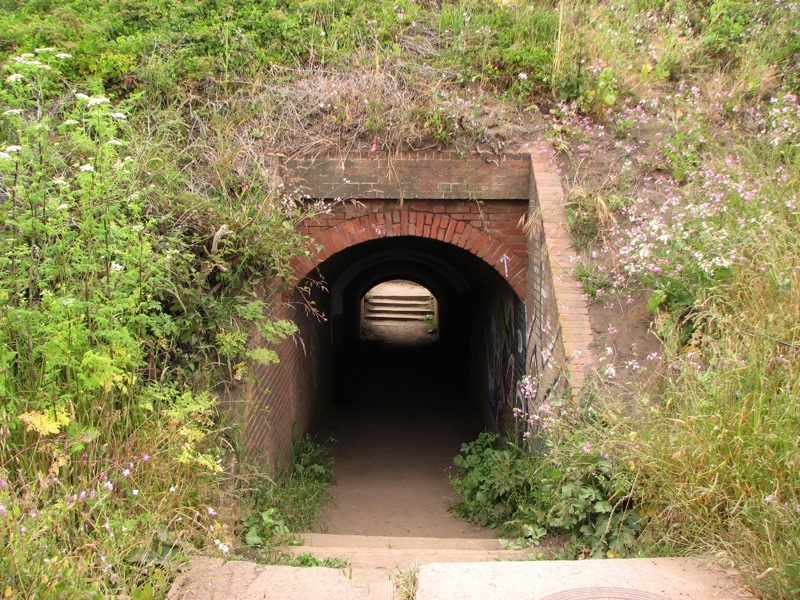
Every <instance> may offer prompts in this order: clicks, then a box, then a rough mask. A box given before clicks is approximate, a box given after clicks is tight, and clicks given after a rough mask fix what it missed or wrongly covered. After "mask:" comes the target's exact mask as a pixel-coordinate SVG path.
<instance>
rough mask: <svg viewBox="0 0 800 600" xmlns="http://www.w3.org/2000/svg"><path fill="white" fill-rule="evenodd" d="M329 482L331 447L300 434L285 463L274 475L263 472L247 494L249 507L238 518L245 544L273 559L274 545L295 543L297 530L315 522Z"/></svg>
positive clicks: (276, 546) (302, 529)
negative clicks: (288, 461) (289, 457)
mask: <svg viewBox="0 0 800 600" xmlns="http://www.w3.org/2000/svg"><path fill="white" fill-rule="evenodd" d="M331 483H333V458H332V456H331V449H330V447H329V446H328V445H323V444H319V443H317V442H316V441H315V440H314V439H313V438H311V437H309V436H301V437H300V438H298V439H297V440H296V441H295V443H294V444H293V447H292V458H291V461H290V463H289V465H288V467H286V468H285V469H281V470H280V471H279V472H278V473H277V474H276V475H271V476H262V479H261V481H258V482H257V483H256V486H255V489H254V490H253V491H252V492H251V493H250V494H249V495H248V498H249V507H248V510H247V512H246V514H245V515H244V516H243V517H242V518H241V524H242V527H241V531H240V534H239V537H240V538H241V540H242V541H243V542H244V544H245V545H246V546H247V547H248V548H251V549H256V550H258V551H259V552H258V554H259V555H260V557H261V558H264V559H267V560H275V557H274V553H275V552H278V553H280V550H277V551H276V548H280V546H281V545H285V544H293V543H295V542H296V541H297V533H299V532H305V531H310V530H311V529H313V527H314V525H316V523H317V516H318V513H319V509H320V507H321V506H322V503H323V501H324V500H325V499H326V498H327V496H328V489H329V487H330V485H331ZM298 558H299V557H298ZM299 566H306V565H299ZM308 566H320V565H308ZM326 566H328V565H326Z"/></svg>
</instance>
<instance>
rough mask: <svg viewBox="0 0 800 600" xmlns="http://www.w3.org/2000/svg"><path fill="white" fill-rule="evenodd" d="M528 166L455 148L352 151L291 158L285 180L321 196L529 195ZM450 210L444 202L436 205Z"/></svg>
mask: <svg viewBox="0 0 800 600" xmlns="http://www.w3.org/2000/svg"><path fill="white" fill-rule="evenodd" d="M529 167H530V163H529V161H528V160H527V157H525V156H513V155H509V156H505V157H503V158H501V159H498V160H495V159H492V161H487V159H485V158H482V157H481V156H478V155H469V156H464V155H462V154H461V153H458V152H455V151H443V152H396V153H386V152H360V153H359V152H353V153H350V154H347V155H338V154H337V155H323V156H312V157H294V158H290V159H289V160H287V161H286V163H285V168H286V174H285V181H286V184H287V185H289V186H292V187H294V188H296V189H298V190H299V191H301V192H302V193H304V194H307V195H308V196H310V197H311V198H317V199H333V198H345V199H347V198H358V199H365V198H404V199H412V198H420V199H435V198H439V199H453V200H457V199H463V198H473V199H476V200H507V199H520V200H527V198H528V178H529V176H528V172H527V170H528V169H529ZM446 210H448V209H447V208H446V207H445V204H444V203H440V204H439V205H438V206H435V207H433V212H445V211H446Z"/></svg>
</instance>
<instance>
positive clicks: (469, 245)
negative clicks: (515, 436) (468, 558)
mask: <svg viewBox="0 0 800 600" xmlns="http://www.w3.org/2000/svg"><path fill="white" fill-rule="evenodd" d="M537 161H538V162H537ZM279 167H280V169H282V171H281V172H282V174H283V175H282V177H283V180H284V181H285V182H286V186H287V188H290V189H294V190H295V192H296V194H301V195H303V196H304V197H307V198H310V199H318V200H321V201H325V202H332V204H331V205H330V208H329V209H328V210H326V211H324V212H323V213H322V214H319V215H317V216H316V217H315V218H313V219H309V220H306V221H304V222H303V224H302V226H301V228H302V229H303V231H304V233H306V234H307V235H308V236H309V238H310V239H311V244H310V251H309V254H308V256H306V257H303V258H299V259H297V260H296V262H295V264H294V265H293V268H294V272H295V275H296V277H297V280H298V282H299V283H298V285H297V286H296V287H295V288H294V290H293V292H291V293H290V294H289V295H286V296H283V297H275V296H272V297H271V298H270V299H275V300H279V301H282V302H280V303H278V304H277V306H278V307H279V308H278V314H277V316H279V317H282V318H288V319H291V320H292V321H294V322H295V323H296V324H297V326H298V328H299V332H298V334H297V336H295V338H294V339H292V340H287V341H286V342H284V343H283V344H282V345H281V346H280V347H279V348H278V349H277V350H278V353H279V355H280V360H281V362H280V364H277V365H266V366H262V365H254V367H253V372H254V376H255V377H254V381H253V383H252V384H250V385H249V386H248V388H247V396H246V398H245V400H246V401H245V402H243V403H242V411H241V416H242V423H243V427H244V429H245V435H246V437H247V439H248V445H249V446H250V448H251V449H253V450H254V451H255V452H257V453H261V454H266V455H268V456H270V457H271V458H272V460H273V461H274V462H275V463H276V464H281V463H283V462H285V460H286V458H287V457H288V454H289V451H290V446H291V439H292V437H293V436H294V435H297V434H298V433H302V432H307V431H316V430H319V431H322V432H326V431H328V432H333V433H334V435H335V437H337V438H338V439H339V442H340V444H345V443H349V442H352V444H353V445H354V447H358V444H359V443H360V442H363V441H365V440H367V439H377V441H378V442H380V443H382V444H384V446H387V447H391V448H394V450H395V452H399V455H398V456H400V457H403V458H405V459H408V460H411V459H412V457H413V456H415V455H418V462H417V464H418V465H419V466H418V467H417V468H416V470H415V471H414V472H415V473H416V475H415V476H416V477H418V478H425V477H428V476H429V474H430V473H433V474H434V475H430V476H431V477H433V476H435V477H437V478H438V480H439V481H440V482H441V481H443V482H444V483H445V484H446V479H445V478H444V472H443V471H444V468H445V466H447V465H449V464H450V461H451V460H452V457H453V456H454V455H455V454H456V453H457V451H458V448H459V445H460V443H462V442H464V441H468V440H470V439H472V438H473V437H474V435H475V434H476V433H477V432H478V431H479V430H482V429H490V430H501V431H502V430H503V429H505V428H506V427H507V426H508V425H509V424H510V423H511V421H512V409H513V408H515V407H520V408H523V409H525V410H535V408H536V406H538V404H537V403H539V402H542V401H543V400H544V399H545V398H547V397H548V396H549V395H551V394H555V393H562V392H563V391H564V390H565V389H566V388H567V386H568V383H567V381H568V379H567V376H566V364H567V360H566V359H567V356H571V360H572V364H573V365H580V363H581V362H583V361H589V360H590V356H589V350H588V341H589V340H590V335H589V336H586V335H585V333H584V332H585V331H588V329H589V327H588V311H587V310H586V307H585V302H584V301H583V299H582V298H581V295H580V292H579V291H578V290H577V289H576V288H575V283H574V281H572V280H571V278H570V277H571V271H572V260H574V252H572V251H571V250H570V245H569V241H568V235H566V234H564V233H563V227H562V226H561V225H562V223H563V221H564V216H563V207H561V205H560V198H561V196H560V194H561V188H560V183H559V180H558V176H557V175H556V174H555V173H554V172H553V171H552V168H550V167H547V165H546V164H545V162H543V160H542V159H540V158H534V157H533V156H532V155H528V154H525V155H508V156H498V157H489V158H486V157H485V156H483V155H467V156H464V155H461V154H460V153H457V152H453V151H448V152H441V153H438V152H427V153H421V152H401V153H395V154H393V155H391V156H390V155H387V154H386V153H372V152H367V153H353V154H352V155H349V156H346V157H342V156H339V155H335V156H334V155H325V156H315V157H299V158H298V157H294V158H290V159H286V160H284V161H283V162H282V163H281V164H280V165H279ZM548 168H550V170H548ZM545 201H546V202H549V204H545ZM559 210H560V211H561V212H560V213H559ZM551 247H552V248H553V249H554V250H555V252H554V254H553V262H552V263H551V257H550V254H549V253H550V248H551ZM551 264H552V266H551ZM397 279H403V280H408V281H411V282H414V283H417V284H419V285H421V286H424V287H425V288H426V289H428V290H430V292H431V294H432V295H433V296H435V298H436V311H437V312H436V320H437V329H438V331H437V334H438V340H437V341H436V343H429V344H423V345H421V346H420V347H412V348H402V349H401V348H396V347H391V345H376V344H374V343H371V342H370V340H369V339H367V338H365V337H364V336H363V335H362V331H361V323H362V310H363V306H364V304H363V298H364V296H365V294H366V293H367V291H369V290H370V289H372V288H373V287H374V286H376V285H378V284H381V283H382V282H386V281H390V280H397ZM267 297H268V295H267ZM560 304H563V305H564V306H565V307H566V308H567V309H568V310H569V311H570V312H569V313H568V314H566V315H565V316H560V315H559V306H560ZM581 344H583V345H582V346H581ZM581 352H583V353H584V354H583V356H582V357H581V356H580V353H581ZM568 353H570V354H568ZM526 373H527V374H529V375H531V376H532V377H533V378H534V380H535V382H536V392H535V394H534V395H533V396H532V397H531V398H521V397H519V395H518V394H517V391H516V382H517V381H519V379H520V378H521V377H522V376H523V375H525V374H526ZM575 373H578V374H579V373H580V371H578V370H575V371H573V377H574V376H575ZM574 381H575V379H574V378H573V382H574ZM428 391H430V395H428ZM331 411H333V412H331ZM366 417H370V418H373V417H374V418H375V419H378V420H377V421H374V422H372V423H371V424H370V425H368V426H366V425H365V427H366V428H362V429H359V426H357V425H358V424H359V423H360V422H363V421H364V420H365V419H366ZM380 419H383V421H380ZM388 423H391V424H393V425H398V424H400V425H403V427H401V428H400V429H399V430H398V431H399V432H400V437H391V436H389V435H388V434H387V433H386V432H388V426H387V424H388ZM359 431H360V432H361V433H359ZM425 432H428V433H425ZM423 434H425V435H428V438H426V439H431V440H433V441H436V442H437V443H441V444H440V450H437V453H438V454H436V457H435V458H434V456H433V454H432V453H431V452H427V453H425V452H422V454H421V455H419V452H418V451H419V450H420V449H421V448H422V447H423V446H424V445H423V444H422V443H421V440H422V439H423V438H421V437H419V436H422V435H423ZM348 440H349V442H348ZM342 448H344V446H342ZM398 449H399V450H398ZM365 452H367V454H363V453H362V454H360V455H358V456H359V457H360V458H359V457H357V461H356V462H358V461H362V459H363V460H366V461H367V463H368V462H369V460H370V456H371V455H372V454H374V453H375V450H374V449H372V450H367V451H365ZM412 462H413V461H412ZM385 464H386V466H385V468H384V472H386V473H387V474H391V473H394V474H395V475H397V474H399V473H400V471H399V467H398V465H397V464H393V463H391V461H389V462H386V463H385ZM423 466H425V468H426V469H427V468H429V469H428V470H423ZM430 469H433V470H432V471H431V470H430ZM400 481H402V480H401V479H397V478H393V479H392V482H393V484H399V482H400ZM392 482H386V483H387V485H389V484H390V483H392ZM392 489H393V488H392V487H391V485H389V487H388V488H385V490H384V491H385V493H387V494H390V495H392V494H394V495H397V494H396V493H393V492H391V490H392ZM444 493H446V492H441V493H438V495H437V498H439V499H440V498H441V496H442V495H444ZM405 504H406V505H408V506H411V505H412V503H411V502H410V501H406V502H405ZM426 510H428V508H420V507H419V506H418V507H417V508H416V509H415V511H414V514H419V513H420V511H426ZM384 518H385V515H384ZM462 525H463V524H462ZM408 534H409V533H406V535H408Z"/></svg>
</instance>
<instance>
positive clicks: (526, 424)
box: [451, 400, 641, 558]
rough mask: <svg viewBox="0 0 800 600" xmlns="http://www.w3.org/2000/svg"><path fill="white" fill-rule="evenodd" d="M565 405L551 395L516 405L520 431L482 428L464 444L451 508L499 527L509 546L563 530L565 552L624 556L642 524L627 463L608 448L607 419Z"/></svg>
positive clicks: (536, 540)
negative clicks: (530, 407)
mask: <svg viewBox="0 0 800 600" xmlns="http://www.w3.org/2000/svg"><path fill="white" fill-rule="evenodd" d="M570 404H571V403H570V401H569V400H553V401H551V402H547V403H545V404H543V405H542V406H540V407H539V409H538V410H537V411H536V413H535V414H533V415H529V414H527V413H525V412H523V411H522V410H517V411H516V417H517V420H518V423H519V424H520V426H521V428H522V429H524V430H525V431H524V433H522V434H521V435H518V436H516V437H514V436H512V437H509V438H507V439H504V440H501V439H500V438H499V436H498V435H497V434H493V433H483V434H481V435H480V436H479V437H478V439H477V440H476V441H474V442H470V443H468V444H464V445H463V446H462V447H461V452H462V453H463V456H462V455H459V456H457V457H456V458H455V459H454V462H455V465H456V466H457V467H458V472H457V473H456V475H454V476H453V477H452V478H451V481H452V483H453V488H454V490H455V491H456V493H457V494H458V495H459V497H460V498H461V499H460V501H459V502H458V503H457V504H456V505H455V506H454V510H455V512H456V514H457V515H459V516H461V517H463V518H465V519H467V520H469V521H471V522H473V523H477V524H479V525H482V526H488V527H492V528H498V531H499V535H501V536H503V537H506V538H510V540H509V542H508V543H509V545H511V546H515V547H516V546H520V547H525V546H531V545H536V544H538V543H539V540H540V538H542V537H543V536H545V535H548V534H551V535H563V534H566V535H568V536H570V539H571V542H570V545H569V548H568V549H567V550H566V551H565V555H571V556H572V557H581V558H587V557H591V558H602V557H609V558H614V557H618V556H627V555H628V554H630V553H631V552H632V551H633V550H634V544H635V541H636V536H637V534H638V532H639V531H640V530H641V526H640V517H639V515H638V514H637V513H636V512H635V511H634V510H632V504H633V503H632V499H631V498H632V496H631V494H632V492H633V485H634V482H633V480H632V478H631V473H630V469H628V467H627V466H626V465H620V464H617V463H616V461H615V460H613V459H612V458H611V456H610V455H609V454H608V452H607V451H606V450H605V446H604V443H603V441H602V440H603V436H604V435H606V433H607V432H606V429H605V428H606V427H607V425H608V424H607V423H603V422H602V421H600V420H599V419H598V418H597V416H596V415H594V414H593V411H591V410H589V409H588V408H586V409H584V410H581V411H577V410H575V407H573V406H570ZM534 431H535V432H537V435H536V437H535V438H534V437H532V432H534ZM528 442H535V446H534V447H533V448H531V446H530V445H529V443H528Z"/></svg>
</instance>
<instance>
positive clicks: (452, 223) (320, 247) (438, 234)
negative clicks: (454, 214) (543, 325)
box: [293, 210, 526, 302]
mask: <svg viewBox="0 0 800 600" xmlns="http://www.w3.org/2000/svg"><path fill="white" fill-rule="evenodd" d="M401 236H412V237H423V238H427V239H432V240H437V241H440V242H444V243H447V244H453V245H454V246H457V247H459V248H461V249H463V250H466V251H467V252H470V253H471V254H473V255H475V256H477V257H478V258H480V259H482V260H483V261H484V262H486V263H487V264H489V265H490V266H492V268H494V269H495V271H497V272H498V273H499V274H500V276H501V277H503V279H505V280H506V281H507V282H508V284H509V285H510V286H511V287H512V289H513V290H514V292H515V293H516V294H517V296H518V297H519V299H520V300H522V301H523V302H524V301H525V292H526V285H525V283H526V282H525V274H526V259H525V257H524V256H520V255H519V254H520V253H519V252H515V251H513V250H512V249H511V248H510V247H509V246H508V245H507V244H505V243H503V242H501V241H500V240H498V239H496V238H494V237H492V236H491V235H489V234H488V233H486V232H484V231H481V230H480V229H478V228H477V227H474V226H472V225H470V224H469V223H466V222H464V221H461V220H458V219H453V218H451V217H449V216H447V215H443V214H436V213H431V212H421V211H413V210H395V211H390V212H384V213H370V214H366V215H362V216H360V217H357V218H354V219H349V220H347V221H344V222H341V223H339V224H338V225H335V226H333V227H330V228H329V229H326V230H324V231H322V232H321V233H318V234H317V235H316V236H315V237H314V238H313V244H312V257H310V258H307V257H301V258H298V259H296V260H295V263H294V265H293V267H294V272H295V275H296V276H297V279H298V281H300V280H302V279H303V278H304V277H306V276H307V275H308V274H309V273H311V272H312V271H313V270H314V268H315V267H316V266H317V265H318V264H320V263H321V262H323V261H325V260H327V259H328V258H330V257H332V256H333V255H334V254H336V253H337V252H341V251H342V250H344V249H346V248H349V247H350V246H354V245H356V244H360V243H363V242H368V241H371V240H377V239H381V238H389V237H401Z"/></svg>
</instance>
